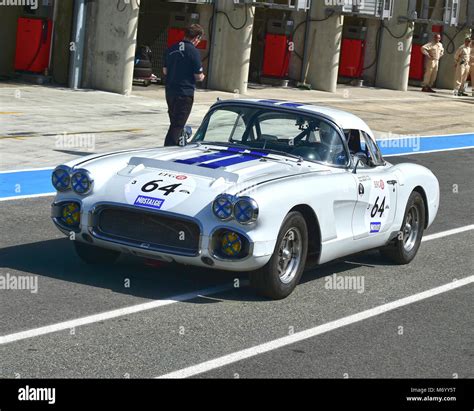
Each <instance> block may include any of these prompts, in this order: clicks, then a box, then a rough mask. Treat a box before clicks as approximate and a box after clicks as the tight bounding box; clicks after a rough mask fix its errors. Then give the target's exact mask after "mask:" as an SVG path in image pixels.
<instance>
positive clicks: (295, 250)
mask: <svg viewBox="0 0 474 411" xmlns="http://www.w3.org/2000/svg"><path fill="white" fill-rule="evenodd" d="M301 241H302V239H301V233H300V231H299V230H298V229H297V228H295V227H293V228H290V229H289V230H288V231H287V232H286V234H285V236H284V237H283V239H282V241H281V243H280V247H279V249H278V275H279V277H280V281H281V282H282V283H283V284H289V283H291V281H292V280H293V279H294V278H295V276H296V273H297V272H298V268H299V266H300V263H301V255H302V251H303V247H302V243H301Z"/></svg>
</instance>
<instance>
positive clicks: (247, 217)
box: [234, 197, 258, 224]
mask: <svg viewBox="0 0 474 411" xmlns="http://www.w3.org/2000/svg"><path fill="white" fill-rule="evenodd" d="M234 218H235V219H236V220H237V222H239V223H240V224H252V223H254V222H255V221H257V218H258V205H257V203H256V201H255V200H254V199H252V198H250V197H240V198H238V199H237V201H236V202H235V204H234Z"/></svg>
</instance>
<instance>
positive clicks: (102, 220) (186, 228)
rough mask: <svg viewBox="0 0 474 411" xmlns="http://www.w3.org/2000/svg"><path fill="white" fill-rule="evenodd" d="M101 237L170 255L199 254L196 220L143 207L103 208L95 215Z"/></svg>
mask: <svg viewBox="0 0 474 411" xmlns="http://www.w3.org/2000/svg"><path fill="white" fill-rule="evenodd" d="M93 226H94V233H95V234H96V235H98V237H100V238H102V239H105V240H110V241H115V242H119V243H124V244H130V245H134V246H137V247H140V248H145V249H149V250H154V251H163V252H167V253H170V254H184V255H197V254H198V253H199V239H200V234H201V231H200V228H199V226H198V224H196V223H195V222H193V221H190V220H186V219H182V218H177V217H171V216H168V215H163V214H159V213H156V212H150V211H147V210H142V209H136V210H135V209H126V208H122V207H111V206H110V207H104V208H100V209H98V210H97V211H96V215H95V216H94V223H93Z"/></svg>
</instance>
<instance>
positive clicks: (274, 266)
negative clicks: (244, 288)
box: [250, 212, 308, 300]
mask: <svg viewBox="0 0 474 411" xmlns="http://www.w3.org/2000/svg"><path fill="white" fill-rule="evenodd" d="M307 253H308V228H307V226H306V221H305V219H304V218H303V216H302V215H301V213H299V212H291V213H289V214H288V215H287V216H286V218H285V220H284V221H283V224H282V226H281V229H280V232H279V234H278V239H277V242H276V246H275V251H274V252H273V255H272V257H271V258H270V261H269V262H268V263H267V264H266V265H265V266H264V267H263V268H261V269H260V270H257V271H254V272H252V273H250V283H251V285H252V287H254V288H255V289H256V291H257V292H258V293H259V294H260V295H263V296H265V297H269V298H272V299H274V300H280V299H283V298H286V297H287V296H289V295H290V294H291V293H292V292H293V290H294V289H295V287H296V285H297V284H298V283H299V281H300V278H301V275H302V274H303V270H304V266H305V262H306V256H307Z"/></svg>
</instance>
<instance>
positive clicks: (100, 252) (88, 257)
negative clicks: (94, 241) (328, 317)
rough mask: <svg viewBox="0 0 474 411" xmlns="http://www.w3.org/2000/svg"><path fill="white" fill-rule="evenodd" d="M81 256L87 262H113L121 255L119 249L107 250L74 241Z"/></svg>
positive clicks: (77, 252)
mask: <svg viewBox="0 0 474 411" xmlns="http://www.w3.org/2000/svg"><path fill="white" fill-rule="evenodd" d="M74 248H75V249H76V254H77V255H78V256H79V258H80V259H81V260H82V261H84V262H85V263H87V264H113V263H115V261H117V259H118V258H119V256H120V253H119V252H118V251H113V250H107V249H105V248H100V247H95V246H93V245H89V244H85V243H80V242H78V241H74Z"/></svg>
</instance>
